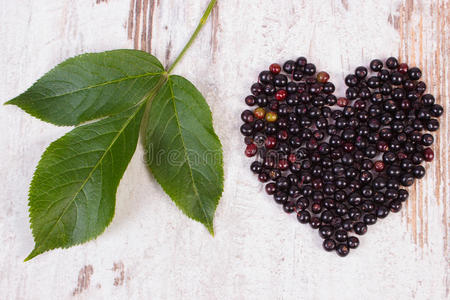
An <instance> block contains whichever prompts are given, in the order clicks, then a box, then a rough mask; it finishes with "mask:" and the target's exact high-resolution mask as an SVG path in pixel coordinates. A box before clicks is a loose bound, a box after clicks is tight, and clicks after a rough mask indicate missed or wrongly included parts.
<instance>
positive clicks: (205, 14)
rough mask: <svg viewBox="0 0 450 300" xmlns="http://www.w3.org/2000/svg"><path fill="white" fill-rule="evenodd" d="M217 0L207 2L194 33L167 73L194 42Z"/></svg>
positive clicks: (169, 71)
mask: <svg viewBox="0 0 450 300" xmlns="http://www.w3.org/2000/svg"><path fill="white" fill-rule="evenodd" d="M216 1H217V0H211V1H210V2H209V4H208V7H207V8H206V10H205V12H204V13H203V16H202V18H201V19H200V22H199V23H198V25H197V28H195V31H194V33H193V34H192V36H191V38H190V39H189V41H188V42H187V44H186V46H184V48H183V50H182V51H181V53H180V54H179V55H178V57H177V58H176V59H175V61H174V62H173V64H172V65H171V66H170V68H169V70H168V71H167V73H169V74H170V73H171V72H172V70H173V69H174V68H175V66H176V65H177V64H178V62H179V61H180V60H181V59H182V58H183V56H184V54H185V53H186V51H187V50H188V49H189V48H190V47H191V45H192V43H193V42H194V40H195V38H196V37H197V35H198V34H199V32H200V30H201V29H202V27H203V25H205V23H206V20H208V17H209V15H210V14H211V10H212V9H213V7H214V5H215V4H216Z"/></svg>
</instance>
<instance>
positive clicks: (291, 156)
mask: <svg viewBox="0 0 450 300" xmlns="http://www.w3.org/2000/svg"><path fill="white" fill-rule="evenodd" d="M288 160H289V161H290V162H291V163H295V162H296V161H297V157H296V156H295V154H294V153H291V154H289V157H288Z"/></svg>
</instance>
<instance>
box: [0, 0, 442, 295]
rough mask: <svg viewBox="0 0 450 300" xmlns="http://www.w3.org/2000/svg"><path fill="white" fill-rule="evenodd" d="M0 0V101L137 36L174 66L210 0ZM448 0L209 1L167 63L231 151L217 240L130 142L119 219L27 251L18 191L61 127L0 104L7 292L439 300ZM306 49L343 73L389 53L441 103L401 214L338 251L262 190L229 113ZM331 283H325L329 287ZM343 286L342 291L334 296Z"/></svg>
mask: <svg viewBox="0 0 450 300" xmlns="http://www.w3.org/2000/svg"><path fill="white" fill-rule="evenodd" d="M19 2H20V3H19V4H18V3H16V2H14V1H2V2H1V3H0V18H1V19H2V26H0V36H2V38H3V43H1V44H0V53H2V55H1V56H0V68H1V69H2V70H4V72H2V74H1V75H0V76H1V78H0V79H1V82H2V83H1V84H0V99H4V100H6V99H9V98H11V97H13V96H15V95H17V94H18V93H20V92H22V91H23V90H24V89H26V88H27V87H28V86H29V85H31V84H32V83H33V81H34V80H36V79H37V78H39V77H40V76H42V75H43V74H44V73H45V72H46V71H47V70H48V69H50V68H51V67H52V66H54V65H55V64H57V63H58V62H60V61H62V60H63V59H65V58H67V57H70V56H73V55H75V54H79V53H82V52H86V51H103V50H107V49H112V48H135V49H141V50H144V51H148V52H151V53H152V54H154V55H156V56H157V57H158V58H159V59H160V60H161V61H162V62H163V64H164V65H169V64H170V63H171V62H173V60H174V58H175V57H176V55H177V54H178V53H179V51H181V49H182V47H183V46H184V43H185V42H186V41H187V39H188V38H189V35H190V34H191V32H192V31H193V29H194V28H195V26H196V24H197V22H198V19H199V17H200V16H201V14H202V12H203V9H204V8H205V7H206V5H207V1H195V0H184V1H160V0H129V1H121V0H83V1H71V0H59V1H51V0H39V1H19ZM449 5H450V4H449V2H448V1H446V0H421V1H412V0H401V1H399V0H393V1H391V0H379V1H364V2H362V1H351V0H328V1H320V2H319V1H305V0H302V1H239V0H228V1H220V0H219V1H218V6H216V7H215V8H214V10H213V12H212V15H211V19H210V20H209V21H208V23H207V24H206V25H205V27H204V30H203V31H202V33H201V34H200V35H199V38H198V40H197V41H196V43H195V44H194V45H193V47H192V49H191V50H190V52H189V53H188V54H187V55H186V57H185V58H184V59H183V61H182V62H181V63H180V64H179V66H178V67H177V69H176V70H175V72H176V73H178V74H181V75H184V76H186V77H188V78H189V79H190V80H191V81H192V82H193V83H194V84H195V85H196V86H197V87H198V88H199V89H200V90H201V91H202V93H203V94H204V95H205V97H206V99H207V101H208V103H209V104H210V106H211V110H212V112H213V116H214V125H215V128H216V131H217V132H218V134H219V136H220V138H221V140H222V144H223V146H224V154H225V176H226V182H225V192H224V194H223V198H222V200H221V203H220V205H219V207H218V210H217V215H216V220H215V227H216V236H215V238H212V237H210V236H209V235H208V233H207V231H206V230H205V229H204V228H203V227H202V226H201V225H200V224H197V223H195V222H192V221H191V220H189V219H188V218H186V217H185V216H184V215H182V214H181V213H180V212H179V211H178V210H177V209H176V207H175V205H174V204H173V203H172V202H170V199H169V198H168V197H167V196H166V195H165V194H164V193H163V191H162V189H161V188H160V187H159V186H158V185H157V183H156V182H155V180H154V179H153V178H152V177H151V175H149V173H148V171H147V170H146V168H145V166H144V165H143V159H142V157H143V151H142V149H141V148H139V149H138V150H137V152H136V155H135V157H134V158H133V160H132V162H131V164H130V166H129V169H128V170H127V172H126V173H125V176H124V178H123V180H122V182H121V186H120V187H119V191H118V199H117V208H116V217H115V219H114V220H113V223H112V224H111V226H110V227H109V228H108V229H107V230H106V232H105V233H104V234H103V235H102V236H101V237H99V238H98V239H97V240H95V241H93V242H90V243H87V244H85V245H81V246H77V247H74V248H71V249H66V250H56V251H52V252H50V253H47V254H44V255H42V256H40V257H38V258H36V259H34V260H33V261H31V262H28V263H23V262H22V260H23V258H24V257H25V256H26V254H27V252H28V251H29V250H31V249H32V245H33V241H32V237H31V233H30V230H29V227H28V217H27V203H26V198H27V188H28V184H29V182H30V180H31V177H32V173H33V170H34V167H35V165H36V164H37V162H38V160H39V158H40V155H41V153H42V152H43V150H44V149H45V147H46V146H47V145H48V144H49V143H50V141H52V140H54V139H56V138H58V137H59V136H61V135H62V134H63V133H64V132H67V131H68V130H69V129H68V128H57V127H54V126H51V125H48V124H45V123H43V122H40V121H38V120H36V119H33V118H31V117H30V116H28V115H26V114H25V113H24V112H22V111H20V110H19V109H17V108H14V107H9V106H8V107H6V106H0V126H2V128H4V129H5V130H4V131H3V132H2V134H1V135H0V153H1V154H2V158H3V161H2V163H1V164H2V167H1V168H0V177H1V178H3V180H2V181H0V196H1V199H3V200H4V201H0V244H1V245H2V252H1V253H0V266H1V270H2V272H0V295H2V296H0V298H1V299H69V298H77V299H91V298H94V299H96V298H101V299H103V298H112V299H128V298H129V299H142V298H156V299H180V298H181V299H192V298H195V299H230V298H231V299H236V298H237V299H253V298H255V299H256V298H258V299H274V298H276V299H296V298H306V299H330V298H331V299H334V298H336V297H339V298H343V299H352V298H357V297H358V298H359V297H360V298H364V299H379V298H380V297H381V296H383V297H384V298H387V299H413V298H416V299H448V297H449V286H450V278H449V269H450V268H449V266H450V265H449V263H450V258H449V253H450V249H449V243H448V230H449V222H448V221H449V220H448V211H449V200H450V196H449V183H450V177H449V165H448V158H449V142H450V141H449V133H450V131H449V128H450V127H449V114H448V110H449V109H450V107H449V103H450V100H449V83H448V82H449V75H448V73H449V69H448V65H449V61H448V58H449V43H448V42H449V32H448V31H449V25H448V24H449V23H450V22H449V21H450V17H449V11H450V9H449ZM299 55H305V56H307V57H308V58H309V59H310V60H311V61H313V62H314V63H316V65H317V66H318V68H319V69H323V70H327V71H328V72H329V73H330V74H331V77H332V81H333V82H335V84H336V85H337V86H338V89H337V93H338V94H342V93H343V91H344V89H343V87H342V86H343V84H342V81H343V78H344V76H345V74H347V73H348V72H351V71H352V70H353V69H354V68H355V67H356V66H358V65H361V64H367V63H368V62H369V61H370V60H371V59H373V58H376V57H378V58H387V57H388V56H391V55H398V56H399V57H400V58H401V60H402V61H405V62H407V63H408V64H409V65H410V66H412V65H417V66H419V67H421V68H422V70H423V78H424V81H425V82H426V83H427V85H428V89H429V91H431V92H432V93H433V94H434V95H435V96H436V99H437V102H439V103H440V104H442V105H443V106H444V107H445V109H446V113H445V114H444V116H442V117H441V128H440V130H439V131H438V132H437V133H436V134H435V137H436V142H435V145H433V149H434V150H435V153H436V159H435V160H434V161H433V162H432V163H429V164H427V166H426V169H427V176H426V177H425V178H424V179H423V180H422V181H420V182H419V183H418V184H416V185H415V186H414V187H412V188H410V189H409V190H410V193H411V198H410V200H409V201H408V202H407V205H406V207H405V208H404V209H403V210H402V212H401V213H400V214H398V215H392V216H390V217H389V218H387V219H386V220H383V221H382V222H379V224H377V225H375V226H374V227H371V228H370V230H369V233H368V234H367V235H366V236H364V237H362V238H361V246H360V248H359V249H358V250H357V251H354V252H352V253H351V254H350V255H349V256H348V257H347V258H345V259H340V258H338V257H337V256H335V255H332V254H329V253H325V252H324V251H322V249H321V241H320V238H319V237H318V235H317V233H315V232H313V231H312V230H310V228H309V227H307V226H302V225H300V224H298V222H297V221H296V219H295V217H294V216H289V215H286V214H284V213H283V212H282V211H281V210H280V209H279V207H277V206H276V205H275V204H274V203H273V201H272V200H271V199H270V198H269V197H268V196H265V195H264V193H263V187H262V186H261V185H260V184H259V183H258V182H257V180H256V178H254V176H252V174H250V171H249V170H248V166H249V164H250V162H249V161H248V160H247V159H246V158H244V157H243V155H242V151H243V145H242V141H241V137H240V135H239V132H238V131H239V130H238V126H239V125H238V122H239V121H238V116H239V113H240V111H242V110H243V109H244V105H243V98H244V97H245V96H246V95H247V93H248V88H249V86H250V84H251V83H252V82H253V81H254V80H255V79H256V77H257V74H258V72H259V71H260V70H261V69H263V68H266V67H267V66H268V65H269V64H270V63H272V62H283V61H284V60H286V59H289V58H295V57H297V56H299ZM324 287H326V288H324ZM336 295H339V296H336Z"/></svg>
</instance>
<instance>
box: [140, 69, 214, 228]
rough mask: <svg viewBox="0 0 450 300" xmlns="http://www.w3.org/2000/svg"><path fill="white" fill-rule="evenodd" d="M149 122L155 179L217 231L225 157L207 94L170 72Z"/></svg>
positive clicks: (149, 160)
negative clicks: (217, 209) (214, 219)
mask: <svg viewBox="0 0 450 300" xmlns="http://www.w3.org/2000/svg"><path fill="white" fill-rule="evenodd" d="M146 126H147V127H146V135H145V136H146V138H145V142H144V144H145V147H146V151H147V163H148V165H149V167H150V170H151V171H152V173H153V175H154V176H155V178H156V180H157V181H158V182H159V184H160V185H161V186H162V187H163V189H164V191H165V192H166V193H167V194H168V195H169V196H170V197H171V198H172V200H173V201H174V202H175V203H176V205H177V206H178V207H179V208H180V209H181V210H182V211H183V212H184V213H185V214H186V215H187V216H189V217H191V218H192V219H194V220H197V221H199V222H201V223H203V224H204V225H205V226H206V228H207V229H208V230H209V231H210V232H211V234H214V230H213V218H214V212H215V210H216V207H217V204H218V202H219V198H220V196H221V194H222V191H223V158H222V146H221V144H220V141H219V139H218V137H217V135H216V134H215V132H214V129H213V126H212V118H211V111H210V110H209V107H208V104H207V103H206V101H205V99H204V98H203V96H202V95H201V93H200V92H199V91H198V90H197V89H196V88H195V86H194V85H192V83H190V82H189V81H188V80H186V79H185V78H183V77H180V76H173V75H171V76H169V78H168V80H167V81H166V82H165V84H164V85H163V86H162V87H161V89H160V91H159V92H158V94H157V95H156V97H155V98H154V99H153V101H152V103H151V107H150V110H149V116H148V123H147V125H146Z"/></svg>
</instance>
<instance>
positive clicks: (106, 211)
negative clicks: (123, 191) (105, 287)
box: [25, 98, 147, 260]
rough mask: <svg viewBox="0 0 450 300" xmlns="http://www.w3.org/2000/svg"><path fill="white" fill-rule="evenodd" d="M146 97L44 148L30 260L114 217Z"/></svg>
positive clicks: (83, 237)
mask: <svg viewBox="0 0 450 300" xmlns="http://www.w3.org/2000/svg"><path fill="white" fill-rule="evenodd" d="M146 99H147V98H145V99H144V100H146ZM144 100H141V102H140V103H138V104H137V105H135V106H134V107H132V108H130V109H128V110H127V111H124V112H122V113H120V114H117V115H114V116H111V117H109V118H106V119H103V120H100V121H97V122H95V123H91V124H87V125H83V126H79V127H77V128H75V129H74V130H72V131H70V132H69V133H67V134H66V135H64V136H63V137H62V138H60V139H58V140H57V141H55V142H53V143H52V144H51V145H50V146H49V147H48V148H47V150H46V151H45V152H44V154H43V156H42V158H41V160H40V162H39V164H38V166H37V169H36V172H35V173H34V177H33V180H32V182H31V187H30V193H29V206H30V218H31V228H32V231H33V236H34V240H35V248H34V250H33V251H32V252H31V253H30V255H29V256H28V257H27V258H26V259H25V260H29V259H31V258H33V257H35V256H36V255H39V254H41V253H43V252H45V251H47V250H50V249H54V248H59V247H62V248H67V247H70V246H73V245H76V244H79V243H83V242H86V241H88V240H90V239H92V238H94V237H96V236H98V235H99V234H100V233H102V232H103V231H104V230H105V228H106V226H108V224H109V223H110V222H111V220H112V218H113V216H114V208H115V198H116V191H117V186H118V184H119V181H120V179H121V178H122V175H123V173H124V172H125V169H126V167H127V165H128V163H129V162H130V159H131V157H132V156H133V153H134V151H135V149H136V144H137V140H138V136H139V127H140V124H141V120H142V116H143V112H144V109H143V108H144V107H145V104H146V103H147V101H144Z"/></svg>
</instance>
